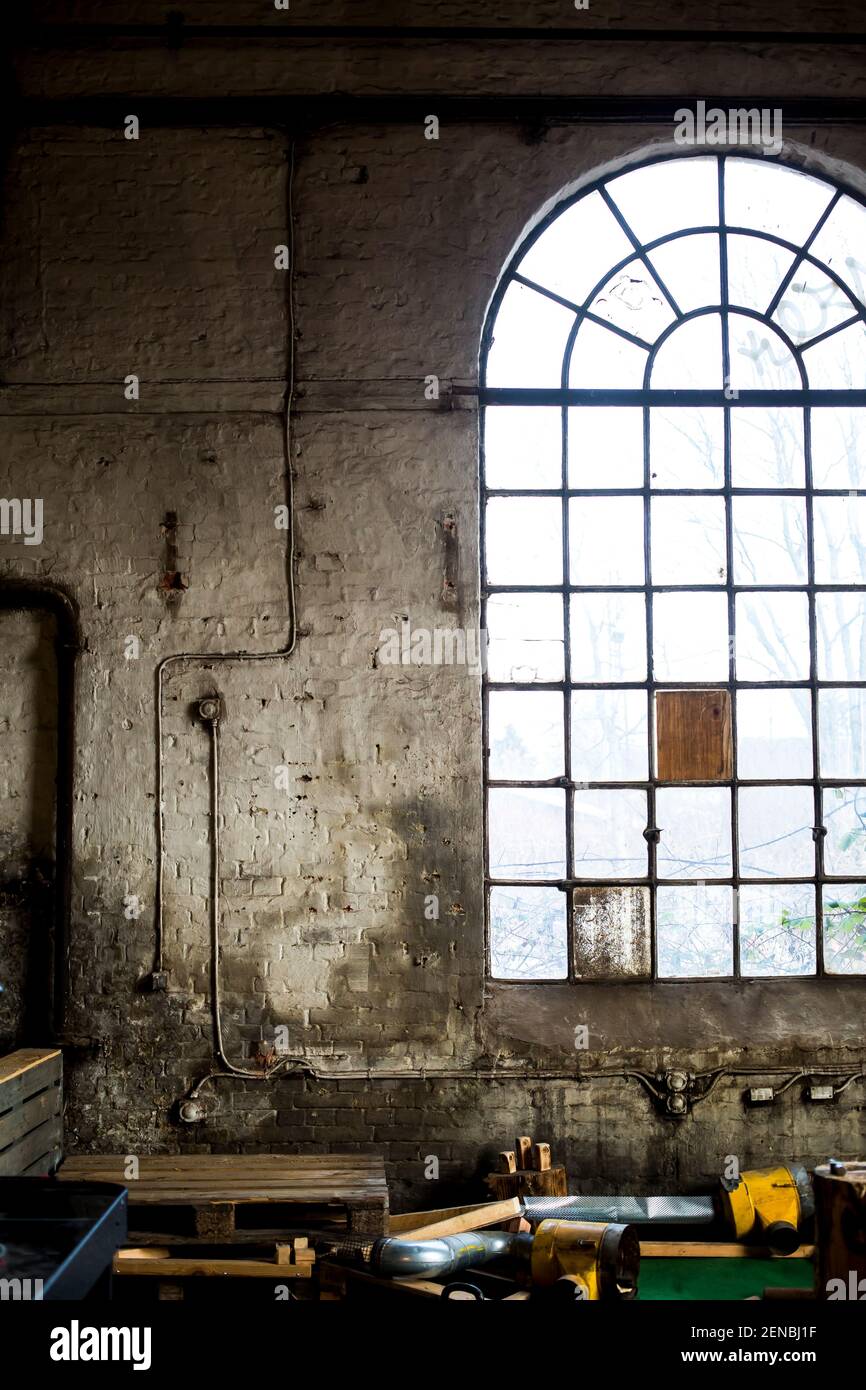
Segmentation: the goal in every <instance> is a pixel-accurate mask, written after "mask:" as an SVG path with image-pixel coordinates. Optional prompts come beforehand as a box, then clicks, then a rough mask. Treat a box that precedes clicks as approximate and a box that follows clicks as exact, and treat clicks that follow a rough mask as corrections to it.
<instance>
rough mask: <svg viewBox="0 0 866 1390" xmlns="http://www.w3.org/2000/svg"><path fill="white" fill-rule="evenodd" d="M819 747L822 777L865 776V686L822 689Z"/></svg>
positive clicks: (819, 702) (819, 697)
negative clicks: (859, 687)
mask: <svg viewBox="0 0 866 1390" xmlns="http://www.w3.org/2000/svg"><path fill="white" fill-rule="evenodd" d="M818 748H819V753H820V759H821V775H822V776H823V777H866V690H862V689H861V690H846V689H845V688H844V687H843V688H842V689H841V690H822V691H821V692H820V694H819V696H818ZM794 775H795V776H797V775H798V774H796V773H795V774H794Z"/></svg>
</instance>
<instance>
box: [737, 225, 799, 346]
mask: <svg viewBox="0 0 866 1390" xmlns="http://www.w3.org/2000/svg"><path fill="white" fill-rule="evenodd" d="M793 261H794V254H793V252H792V251H786V250H785V248H784V246H778V245H777V244H776V242H774V241H765V240H764V239H763V237H755V236H737V235H736V233H734V232H731V233H730V234H729V236H728V302H729V303H730V304H732V305H735V306H737V305H739V306H740V307H741V308H743V309H755V310H757V312H758V313H759V314H763V313H764V312H765V311H766V309H767V308H769V305H770V303H771V301H772V298H773V295H774V294H775V293H776V290H777V289H778V288H779V286H780V284H781V283H782V280H783V279H784V277H785V274H786V273H787V271H788V269H789V268H790V266H791V265H792V264H793ZM783 326H784V325H783Z"/></svg>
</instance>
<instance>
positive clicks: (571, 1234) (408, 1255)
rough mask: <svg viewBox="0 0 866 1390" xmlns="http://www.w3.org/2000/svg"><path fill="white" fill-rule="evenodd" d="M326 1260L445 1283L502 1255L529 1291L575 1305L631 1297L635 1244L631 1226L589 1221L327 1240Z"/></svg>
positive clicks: (385, 1274)
mask: <svg viewBox="0 0 866 1390" xmlns="http://www.w3.org/2000/svg"><path fill="white" fill-rule="evenodd" d="M324 1248H326V1249H327V1253H328V1256H329V1257H330V1258H331V1259H334V1260H338V1261H342V1262H346V1263H349V1264H354V1265H356V1266H360V1267H361V1268H364V1269H366V1270H368V1271H369V1272H370V1273H371V1274H375V1275H378V1276H379V1277H382V1278H391V1279H417V1278H420V1277H424V1278H427V1279H436V1278H442V1277H443V1276H447V1275H450V1274H456V1273H458V1272H459V1271H460V1270H464V1269H470V1268H475V1267H477V1266H479V1265H484V1264H487V1263H489V1261H491V1260H494V1259H497V1258H499V1257H502V1256H505V1257H510V1258H512V1259H514V1260H516V1261H517V1262H518V1263H519V1264H520V1265H522V1266H523V1267H524V1269H526V1270H527V1271H528V1273H529V1275H530V1277H531V1280H532V1286H533V1289H534V1290H535V1289H545V1290H546V1289H550V1288H551V1286H553V1285H558V1284H562V1285H563V1287H562V1288H561V1289H558V1290H557V1292H559V1293H561V1294H564V1293H567V1294H568V1296H569V1297H570V1298H572V1299H585V1300H587V1301H593V1302H594V1301H596V1300H598V1299H631V1298H634V1297H635V1295H636V1293H637V1276H638V1269H639V1266H640V1243H639V1241H638V1237H637V1233H636V1232H635V1230H634V1229H633V1227H631V1226H627V1225H620V1224H616V1223H610V1222H607V1223H603V1222H599V1223H594V1222H589V1221H542V1222H541V1224H540V1225H539V1227H538V1229H537V1230H536V1231H535V1232H534V1233H532V1234H530V1233H529V1232H526V1231H521V1232H509V1231H466V1232H464V1233H462V1234H461V1235H453V1236H438V1237H434V1238H433V1239H428V1240H424V1239H419V1238H413V1239H410V1240H403V1239H401V1238H400V1237H399V1236H383V1237H380V1238H379V1239H378V1240H374V1241H369V1240H366V1241H365V1240H364V1239H363V1238H359V1237H352V1236H348V1237H345V1236H344V1237H332V1238H328V1239H327V1240H326V1242H325V1246H324Z"/></svg>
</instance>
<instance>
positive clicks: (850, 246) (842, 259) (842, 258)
mask: <svg viewBox="0 0 866 1390" xmlns="http://www.w3.org/2000/svg"><path fill="white" fill-rule="evenodd" d="M864 244H866V208H864V206H863V204H862V203H858V202H856V201H855V199H854V198H840V199H839V201H838V203H837V204H836V206H835V207H834V209H833V211H832V212H831V213H830V216H829V217H828V218H827V221H826V222H825V223H824V225H823V227H822V228H821V230H820V232H819V233H818V235H817V236H816V238H815V240H814V242H813V243H812V245H811V247H810V248H809V250H810V254H811V255H813V256H814V257H815V258H816V260H819V261H823V262H824V264H825V265H826V266H829V268H830V269H831V270H834V271H835V272H836V274H837V275H838V276H839V277H840V279H842V280H844V281H845V283H846V285H847V286H848V287H849V289H850V290H851V292H852V294H854V295H855V296H856V297H857V298H858V299H859V300H860V302H861V304H866V281H864V266H863V259H864V257H863V246H864Z"/></svg>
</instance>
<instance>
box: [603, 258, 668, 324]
mask: <svg viewBox="0 0 866 1390" xmlns="http://www.w3.org/2000/svg"><path fill="white" fill-rule="evenodd" d="M589 307H590V310H591V312H592V313H593V314H596V315H597V316H598V318H602V319H606V320H607V322H608V323H613V324H615V325H616V327H617V328H622V329H624V330H625V332H626V333H631V334H632V335H633V336H634V337H636V338H640V339H641V341H642V342H645V343H654V342H655V340H656V338H657V337H658V336H659V334H660V333H661V332H663V330H664V329H665V328H667V326H668V324H670V323H673V320H674V311H673V309H672V308H671V306H670V304H669V303H668V300H667V298H666V297H665V295H664V293H663V292H662V290H661V288H660V287H659V284H658V281H657V280H655V279H654V278H653V276H652V275H651V273H650V271H649V270H648V268H647V266H646V265H645V263H644V262H643V261H641V260H638V259H637V258H635V259H634V260H633V261H629V263H628V265H625V266H623V268H622V269H621V270H618V271H616V272H615V274H613V275H612V276H611V277H610V279H609V280H608V281H607V283H606V284H605V285H604V287H603V288H602V290H601V291H600V293H599V294H597V295H596V296H595V298H594V299H593V300H592V302H591V304H590V306H589Z"/></svg>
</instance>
